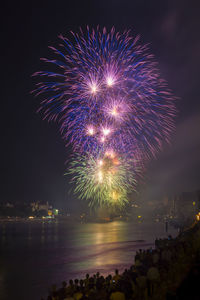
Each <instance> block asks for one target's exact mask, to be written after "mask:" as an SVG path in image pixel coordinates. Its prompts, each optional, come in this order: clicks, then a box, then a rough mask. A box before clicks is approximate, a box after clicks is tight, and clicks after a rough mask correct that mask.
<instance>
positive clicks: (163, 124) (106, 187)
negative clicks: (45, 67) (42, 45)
mask: <svg viewBox="0 0 200 300" xmlns="http://www.w3.org/2000/svg"><path fill="white" fill-rule="evenodd" d="M72 36H73V39H72V41H70V40H69V39H68V38H65V37H64V36H62V35H61V36H60V39H61V42H62V43H61V44H60V45H59V49H57V48H54V47H50V48H51V49H52V50H53V52H54V56H55V57H54V58H53V59H46V58H43V59H42V60H43V61H44V62H46V63H50V64H51V65H53V66H54V67H53V69H54V71H51V72H50V71H40V72H36V73H35V74H34V75H35V76H36V75H37V76H40V77H41V78H42V82H40V83H38V84H37V87H36V89H35V93H36V95H39V94H43V96H44V97H43V100H42V104H41V107H40V109H39V110H40V111H42V113H43V116H44V119H48V120H54V121H55V120H58V121H59V123H60V129H61V133H62V136H63V138H64V140H65V142H66V144H67V145H69V144H70V145H71V147H72V150H73V153H76V154H74V158H72V161H71V165H70V169H69V173H71V174H72V176H73V180H74V181H75V182H76V184H77V186H76V189H75V192H77V193H78V194H79V196H80V198H82V199H86V200H88V201H89V203H90V205H93V204H94V205H96V204H97V205H99V206H101V205H104V204H105V203H110V205H113V204H114V205H119V206H123V205H124V204H125V203H126V202H127V201H128V194H129V193H130V191H131V190H134V189H135V187H136V181H137V177H138V176H139V173H141V170H142V168H143V166H144V165H145V163H146V161H148V160H149V159H151V157H155V156H156V154H157V153H158V152H159V151H160V150H161V149H162V145H163V143H164V142H167V143H169V141H170V135H171V132H172V130H173V128H174V117H175V111H176V110H175V101H174V100H175V98H174V96H173V95H172V93H171V92H170V90H169V89H168V87H167V84H166V82H165V81H164V80H163V79H162V78H160V74H159V71H158V68H157V63H156V62H155V60H154V57H153V55H151V54H149V50H148V47H147V46H145V45H140V44H139V37H138V36H137V37H135V38H132V37H131V36H130V34H129V32H128V31H124V32H123V33H121V34H120V33H118V32H115V29H114V28H112V29H111V31H110V32H107V31H106V29H105V28H104V29H103V30H102V31H100V30H99V28H97V29H96V30H91V31H90V29H89V28H87V31H86V34H84V33H83V31H82V30H80V34H75V33H72Z"/></svg>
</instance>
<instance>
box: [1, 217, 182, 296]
mask: <svg viewBox="0 0 200 300" xmlns="http://www.w3.org/2000/svg"><path fill="white" fill-rule="evenodd" d="M169 233H171V234H172V235H173V236H175V235H176V234H177V232H176V231H175V230H174V229H172V228H169V232H168V234H169ZM164 236H167V233H166V232H165V227H164V224H162V223H131V222H129V223H128V222H120V221H115V222H110V223H103V224H96V223H92V224H91V223H89V224H79V223H78V224H77V223H76V224H71V223H64V222H57V223H56V222H53V223H42V222H41V223H36V222H27V223H25V222H24V223H23V222H21V223H20V222H18V223H6V224H5V223H1V224H0V299H2V300H10V299H20V300H27V299H29V300H37V299H40V298H41V297H42V296H46V295H47V291H48V287H49V286H50V285H51V284H53V283H56V284H57V285H59V286H60V284H61V282H62V281H63V280H67V281H68V280H69V279H71V278H72V279H75V278H83V277H84V276H85V274H86V273H90V274H93V273H96V272H97V271H99V272H100V273H101V274H103V275H107V274H109V273H112V272H113V271H114V270H115V268H118V269H119V270H120V271H122V270H124V269H125V268H127V267H129V266H130V265H131V264H133V262H134V255H135V252H136V251H137V250H138V249H139V248H149V247H153V246H154V240H155V238H156V237H164Z"/></svg>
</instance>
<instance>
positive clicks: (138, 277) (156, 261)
mask: <svg viewBox="0 0 200 300" xmlns="http://www.w3.org/2000/svg"><path fill="white" fill-rule="evenodd" d="M199 265H200V225H199V223H197V224H195V225H193V226H192V227H191V228H190V229H188V230H187V231H185V232H183V233H181V234H180V235H179V236H178V237H176V238H172V237H171V236H169V237H168V238H167V239H159V240H156V241H155V249H152V248H151V249H148V250H141V249H139V251H137V253H136V256H135V264H134V265H132V266H131V267H130V268H129V269H125V270H124V272H123V273H122V274H119V272H118V270H116V271H115V275H113V276H112V275H108V276H107V277H104V276H101V274H99V273H96V274H94V275H93V276H91V277H90V276H89V275H88V274H87V275H86V277H85V278H84V279H82V280H78V279H75V280H74V281H73V280H70V281H69V283H68V284H67V283H66V282H63V283H62V287H61V288H59V289H57V288H56V286H55V285H53V286H52V287H51V290H50V293H49V296H48V298H47V299H48V300H64V299H65V300H73V299H75V300H79V299H82V300H86V299H88V300H104V299H105V300H109V299H110V300H125V299H138V300H140V299H141V300H142V299H167V300H170V299H176V300H179V299H200V296H199V292H198V283H199V279H200V276H199V275H200V270H199Z"/></svg>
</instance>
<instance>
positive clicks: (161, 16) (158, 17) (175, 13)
mask: <svg viewBox="0 0 200 300" xmlns="http://www.w3.org/2000/svg"><path fill="white" fill-rule="evenodd" d="M7 2H8V1H7ZM31 3H32V4H31ZM199 12H200V4H199V1H195V0H193V1H185V0H180V1H176V0H172V1H161V0H152V1H149V0H146V1H144V0H137V1H136V0H106V1H105V0H101V1H95V0H91V1H87V0H84V1H83V0H81V1H76V0H73V1H63V2H62V1H48V2H47V1H40V3H39V4H38V5H37V4H36V2H35V1H26V3H23V2H21V1H10V2H8V4H5V3H4V7H3V6H1V13H0V14H1V18H0V20H1V23H2V24H1V51H2V54H1V130H2V132H1V159H2V168H1V189H0V201H36V200H42V201H47V200H48V201H49V202H51V203H53V204H54V205H56V206H60V205H64V206H65V205H67V206H68V207H70V206H72V205H71V203H72V202H73V201H74V202H73V203H74V204H73V206H76V205H77V202H76V201H75V197H72V196H69V194H68V189H69V184H68V179H67V178H65V177H64V176H63V174H64V172H65V169H66V166H65V161H66V159H67V156H68V152H69V151H68V152H67V151H66V149H65V146H64V142H63V141H62V139H61V137H60V133H59V127H58V125H57V124H53V123H50V124H49V123H47V122H45V121H42V120H41V116H40V115H39V114H36V110H37V108H38V107H39V100H38V99H37V98H34V97H33V96H32V95H30V91H31V90H32V89H33V88H34V84H33V79H32V78H31V74H32V73H34V72H35V71H38V70H40V69H41V68H42V65H41V62H40V60H39V58H40V57H44V56H48V55H49V54H50V52H49V50H48V46H49V45H55V46H56V45H57V43H58V38H57V36H58V35H59V34H60V33H63V34H64V35H67V34H68V32H69V31H70V30H73V31H77V30H78V28H79V27H80V26H81V27H83V28H84V27H85V26H86V25H89V26H90V27H93V26H94V27H96V26H97V25H98V24H99V25H100V26H101V27H103V26H106V27H107V28H108V29H110V28H111V27H112V26H113V25H114V26H115V27H116V29H117V30H119V31H121V30H124V29H131V31H132V34H138V33H140V35H141V41H142V43H150V47H151V51H152V52H153V53H154V54H155V56H156V58H157V60H158V62H159V66H160V70H161V73H162V76H163V77H164V78H165V79H166V80H167V81H168V83H169V86H170V88H171V89H172V90H173V92H174V94H175V95H176V96H178V97H180V99H181V100H179V102H178V110H179V114H178V117H177V120H176V121H177V129H176V133H175V135H174V137H173V140H172V145H171V146H170V147H168V148H167V149H165V150H164V151H163V153H161V154H160V156H159V157H158V159H157V160H156V161H152V162H151V164H150V165H149V169H148V172H147V173H146V175H145V178H146V179H145V182H146V184H145V185H144V188H142V190H144V191H143V193H144V194H145V197H147V198H148V197H149V198H152V199H156V198H159V197H160V196H162V195H163V194H165V193H166V194H167V193H178V192H181V191H190V190H194V189H197V188H200V180H199V179H200V155H199V153H200V96H199V94H200V81H199V80H200V76H199V75H200V74H199V73H200V71H199V70H200V38H199V32H200V17H199Z"/></svg>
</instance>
